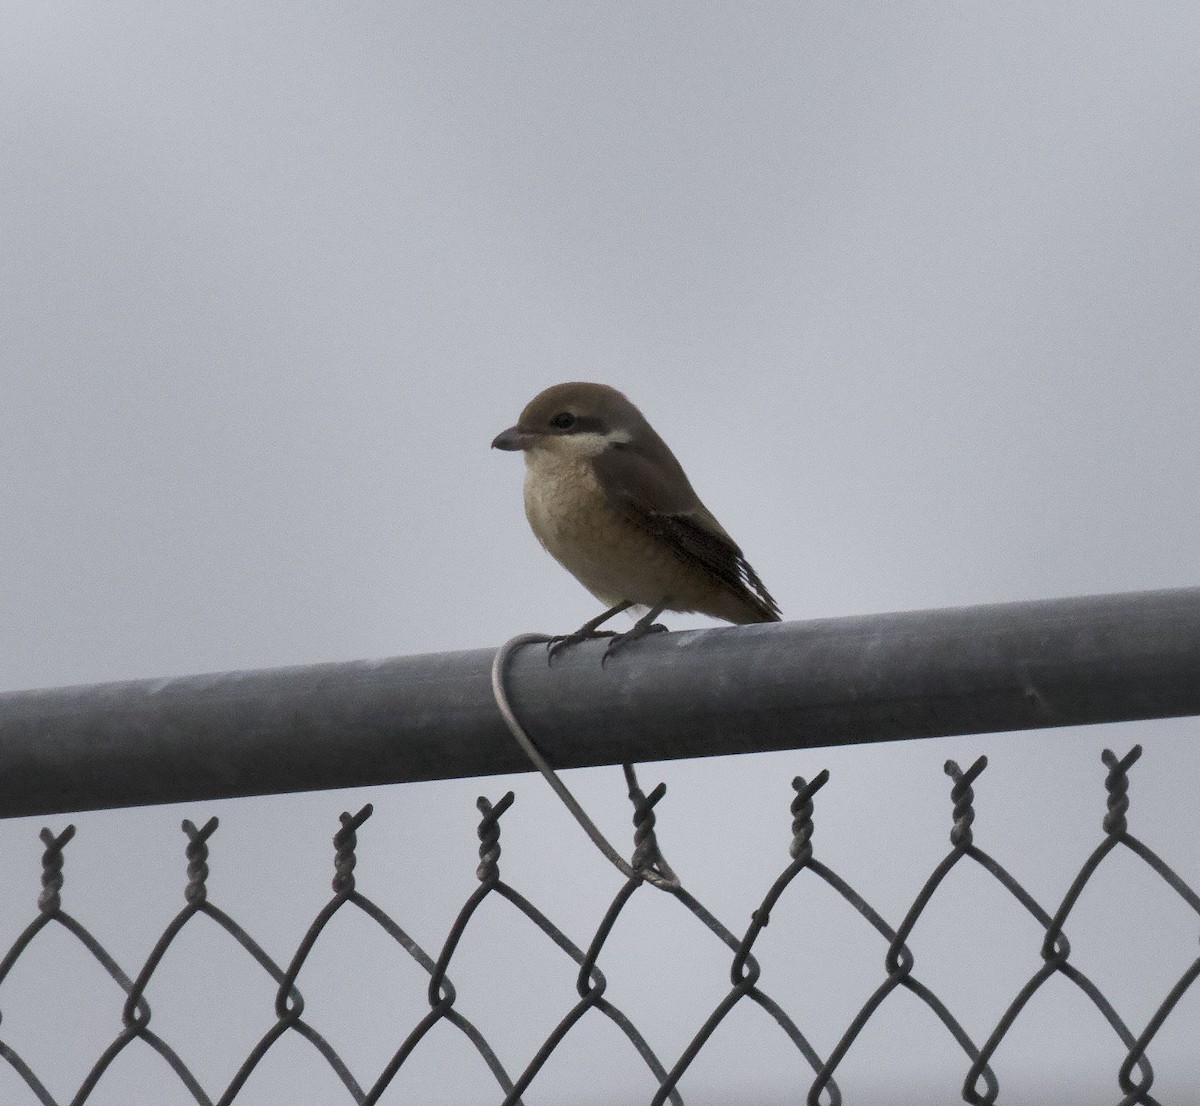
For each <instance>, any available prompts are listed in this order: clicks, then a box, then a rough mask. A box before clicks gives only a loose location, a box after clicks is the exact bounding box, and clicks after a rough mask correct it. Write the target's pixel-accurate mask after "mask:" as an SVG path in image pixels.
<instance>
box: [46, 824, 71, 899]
mask: <svg viewBox="0 0 1200 1106" xmlns="http://www.w3.org/2000/svg"><path fill="white" fill-rule="evenodd" d="M38 836H40V837H41V839H42V844H43V845H45V846H46V849H45V851H44V852H43V853H42V892H41V894H40V895H38V910H40V911H41V912H42V913H43V914H57V913H58V910H59V907H60V906H61V905H62V901H61V898H60V896H59V892H60V891H61V890H62V885H63V874H62V870H63V847H64V846H65V845H66V844H67V842H68V841H70V840H71V838H72V837H74V836H75V827H74V826H67V828H66V829H65V830H63V831H62V833H60V834H58V836H57V837H56V836H55V835H54V833H53V832H52V831H51V830H50V828H49V826H47V827H45V828H43V830H42V832H41V833H40V834H39V835H38Z"/></svg>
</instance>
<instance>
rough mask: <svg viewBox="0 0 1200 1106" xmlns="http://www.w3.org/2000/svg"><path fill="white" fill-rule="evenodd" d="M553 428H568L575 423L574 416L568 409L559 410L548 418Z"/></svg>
mask: <svg viewBox="0 0 1200 1106" xmlns="http://www.w3.org/2000/svg"><path fill="white" fill-rule="evenodd" d="M550 425H551V426H553V427H554V429H555V430H570V429H571V427H572V426H574V425H575V416H574V415H572V414H571V412H570V411H560V412H559V413H558V414H557V415H555V416H554V418H552V419H551V420H550Z"/></svg>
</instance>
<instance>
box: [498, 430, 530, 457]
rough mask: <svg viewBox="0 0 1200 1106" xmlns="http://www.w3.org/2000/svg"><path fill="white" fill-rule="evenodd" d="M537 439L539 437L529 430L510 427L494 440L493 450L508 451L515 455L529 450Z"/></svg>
mask: <svg viewBox="0 0 1200 1106" xmlns="http://www.w3.org/2000/svg"><path fill="white" fill-rule="evenodd" d="M536 437H537V435H536V434H533V433H532V432H531V431H529V430H522V429H521V428H520V427H519V426H510V427H509V428H508V429H507V430H502V431H500V433H499V434H497V435H496V436H495V437H494V438H493V439H492V448H493V449H506V450H508V451H509V452H511V453H515V452H518V451H519V450H522V449H528V448H529V447H530V446H531V445H532V444H533V441H534V438H536Z"/></svg>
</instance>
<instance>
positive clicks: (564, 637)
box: [546, 599, 633, 663]
mask: <svg viewBox="0 0 1200 1106" xmlns="http://www.w3.org/2000/svg"><path fill="white" fill-rule="evenodd" d="M632 606H633V604H632V603H631V602H630V601H629V600H628V599H623V600H622V601H621V602H620V603H618V604H617V605H616V606H615V607H609V608H608V610H606V611H604V612H603V613H601V614H598V615H596V617H595V618H589V619H588V620H587V621H586V622H585V623H584V624H583V625H582V626H580V627H579V629H578V630H576V631H575V632H574V633H573V634H561V635H559V636H558V637H552V638H551V639H550V641H549V642H548V643H547V645H546V656H547V659H548V660H549V661H550V662H551V663H553V661H554V658H555V656H557V655H558V654H559V653H561V652H562V651H563V650H564V649H565V648H567V646H568V645H577V644H578V643H579V642H581V641H587V640H588V638H593V637H611V636H613V634H614V631H613V630H599V629H597V627H598V626H600V624H601V623H604V622H607V621H608V620H609V619H610V618H612V616H613V615H615V614H620V613H621V612H622V611H627V610H629V608H630V607H632Z"/></svg>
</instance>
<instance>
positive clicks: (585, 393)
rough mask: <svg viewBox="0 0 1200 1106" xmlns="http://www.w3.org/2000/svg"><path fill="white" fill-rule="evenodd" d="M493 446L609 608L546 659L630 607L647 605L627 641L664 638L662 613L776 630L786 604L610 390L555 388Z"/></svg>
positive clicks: (549, 540) (564, 557) (545, 538)
mask: <svg viewBox="0 0 1200 1106" xmlns="http://www.w3.org/2000/svg"><path fill="white" fill-rule="evenodd" d="M492 447H493V448H494V449H506V450H514V451H515V450H520V451H522V452H524V454H525V466H526V467H525V515H526V517H527V518H528V519H529V525H530V526H531V527H533V532H534V534H535V535H536V536H537V539H538V541H540V542H541V543H542V545H543V546H544V547H545V548H546V550H547V552H549V553H550V555H551V556H552V557H554V559H555V560H556V561H558V562H559V564H561V565H562V566H563V567H564V568H565V569H566V570H567V571H568V572H570V573H571V574H572V575H573V576H574V577H575V578H576V579H577V580H578V581H579V582H580V583H581V584H582V585H583V586H584V587H585V588H587V590H588V591H590V592H591V593H592V594H593V595H594V596H595V597H596V598H597V599H599V600H600V601H601V602H602V603H604V604H606V605H607V606H608V608H609V609H608V610H606V611H605V612H604V613H603V614H600V615H598V616H597V617H596V618H593V619H591V620H590V621H588V622H585V623H584V624H583V625H582V626H581V627H580V628H579V629H578V630H577V631H576V632H575V633H573V634H567V635H566V636H564V637H560V638H555V639H554V640H553V642H552V644H551V655H553V653H554V652H555V651H557V650H558V649H561V648H562V647H564V646H566V645H569V644H572V643H574V642H577V641H582V640H584V639H585V638H590V637H599V636H602V635H603V636H612V635H608V634H604V632H602V631H598V630H597V627H598V626H600V624H601V623H602V622H605V621H607V620H608V619H609V618H611V617H612V616H613V615H615V614H619V613H620V612H621V611H624V610H627V609H628V608H630V607H635V606H641V607H649V608H650V609H649V612H648V613H647V614H646V615H645V616H644V617H643V618H640V619H639V620H638V621H637V623H636V624H635V625H634V627H633V629H631V630H629V631H627V632H626V633H624V634H621V635H615V636H614V639H613V641H612V642H611V643H610V644H609V646H608V649H607V650H606V651H605V654H604V656H605V658H607V657H608V656H609V654H610V653H612V652H613V651H614V650H615V649H616V648H618V647H620V646H621V645H624V644H625V643H626V642H629V641H634V640H636V639H637V638H639V637H643V636H645V635H646V634H648V633H650V632H652V631H656V630H663V629H665V627H663V626H658V625H655V623H654V620H655V618H657V617H658V616H659V615H660V614H661V613H662V612H663V611H664V610H671V611H699V612H700V613H701V614H706V615H710V616H711V617H713V618H721V619H724V620H725V621H726V622H738V623H746V622H778V621H779V607H778V606H777V605H776V603H775V600H774V599H772V598H771V595H770V592H768V591H767V589H766V588H765V587H764V586H763V583H762V581H761V580H760V579H759V578H758V575H757V574H756V573H755V571H754V569H752V568H751V567H750V565H749V563H748V562H747V561H746V558H745V557H743V556H742V551H741V549H739V548H738V546H737V543H736V542H735V541H734V540H733V539H732V538H731V537H730V536H729V535H728V534H727V533H726V532H725V530H724V528H723V527H722V526H721V524H720V523H719V522H718V521H717V520H716V519H715V518H714V517H713V515H712V512H710V511H709V510H708V508H707V507H705V506H704V504H703V503H701V502H700V499H699V497H698V496H697V495H696V493H695V492H694V491H693V490H692V485H691V483H690V482H689V481H688V478H687V476H686V474H685V473H684V471H683V468H682V467H681V466H680V464H679V462H678V461H677V460H676V459H675V454H673V453H672V452H671V451H670V449H668V448H667V444H666V442H664V441H663V440H662V438H660V437H659V436H658V435H657V434H656V433H655V432H654V428H653V427H652V426H651V425H650V424H649V423H648V422H647V421H646V420H645V418H644V417H643V416H642V413H641V412H640V411H639V410H638V409H637V408H636V407H634V405H633V404H632V403H630V402H629V400H628V399H626V398H625V397H624V396H623V395H622V394H621V393H620V392H618V391H617V390H616V389H615V388H610V387H608V386H607V385H605V384H587V383H571V384H556V385H554V387H552V388H547V389H546V390H545V391H544V392H541V393H540V394H539V395H537V396H535V397H534V398H533V399H532V400H531V401H530V403H529V405H528V406H527V407H526V408H525V410H524V411H522V412H521V417H520V419H519V420H518V421H517V424H516V426H511V427H509V428H508V429H507V430H505V431H503V432H502V433H500V434H498V435H497V436H496V438H495V440H494V441H493V442H492Z"/></svg>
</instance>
